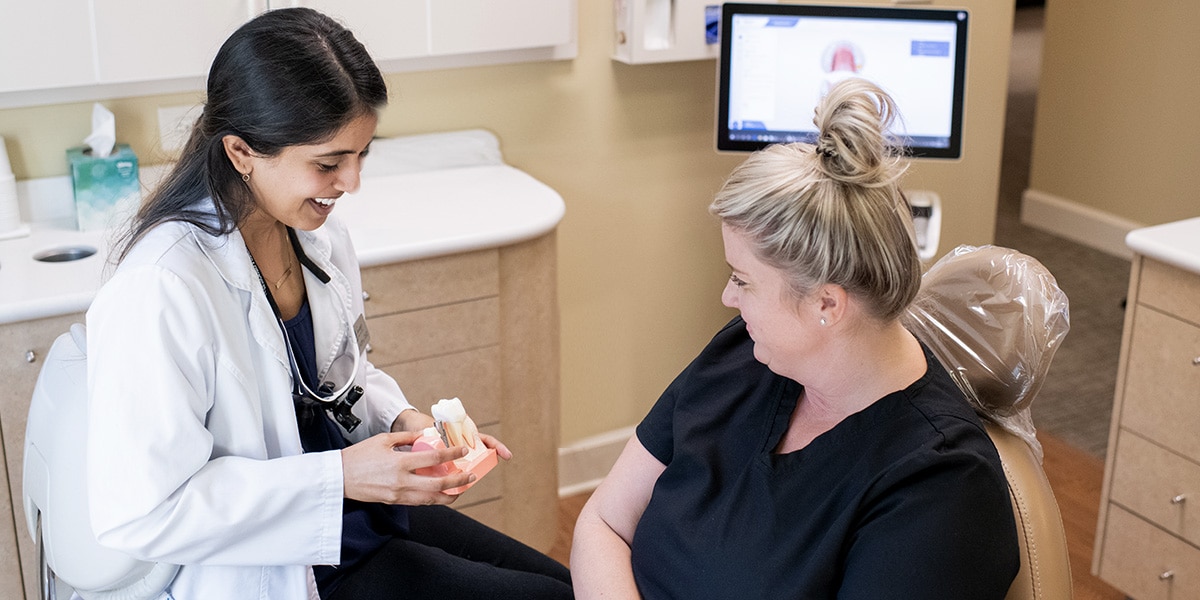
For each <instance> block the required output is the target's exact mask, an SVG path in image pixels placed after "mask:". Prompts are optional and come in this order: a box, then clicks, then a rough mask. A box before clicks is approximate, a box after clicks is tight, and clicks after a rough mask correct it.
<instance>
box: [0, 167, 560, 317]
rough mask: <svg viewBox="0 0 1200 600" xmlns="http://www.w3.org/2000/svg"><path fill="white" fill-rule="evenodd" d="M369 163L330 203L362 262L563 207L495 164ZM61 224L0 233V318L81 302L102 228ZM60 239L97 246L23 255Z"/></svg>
mask: <svg viewBox="0 0 1200 600" xmlns="http://www.w3.org/2000/svg"><path fill="white" fill-rule="evenodd" d="M376 172H377V173H382V174H374V175H372V174H370V173H367V172H364V176H363V179H362V187H361V188H360V189H359V191H358V192H356V193H355V194H353V195H348V196H346V197H344V198H342V199H341V200H339V201H338V205H337V208H335V209H334V211H335V214H337V215H338V216H339V217H340V218H341V219H342V220H343V221H344V222H345V223H346V224H347V226H348V227H349V229H350V234H351V237H352V238H353V240H354V244H355V249H356V250H357V252H358V257H359V261H360V262H361V264H362V266H364V267H367V266H373V265H378V264H384V263H390V262H400V261H406V260H413V259H419V258H426V257H430V256H438V255H444V254H454V253H458V252H465V251H469V250H476V249H480V248H492V247H499V246H504V245H508V244H512V243H516V242H520V241H524V240H528V239H532V238H535V237H538V236H540V235H542V234H545V233H548V232H549V231H551V230H552V229H554V228H555V227H556V226H557V225H558V222H559V221H560V220H561V219H562V216H563V212H564V205H563V200H562V197H560V196H559V195H558V193H557V192H555V191H554V190H552V189H551V188H549V187H547V186H546V185H545V184H543V183H541V182H539V181H537V180H536V179H534V178H533V177H530V176H529V175H527V174H526V173H524V172H522V171H520V170H517V169H515V168H513V167H511V166H508V165H504V164H486V165H476V166H453V167H451V168H441V169H435V170H431V171H420V172H402V173H392V174H387V173H386V170H377V171H376ZM60 223H61V221H60ZM70 225H71V224H66V225H63V224H60V225H55V224H53V223H49V224H47V223H34V224H33V226H32V228H31V233H30V235H28V236H25V237H20V238H16V239H10V240H3V241H0V324H3V323H11V322H16V321H26V320H30V319H37V318H43V317H51V316H58V315H64V314H70V313H75V312H82V311H84V310H86V309H87V307H88V305H89V304H90V303H91V301H92V298H93V297H94V296H95V292H96V290H97V289H98V288H99V286H100V284H101V282H102V281H103V278H104V277H105V275H106V274H107V273H106V271H108V270H109V269H107V264H106V261H107V257H108V246H109V241H110V240H109V238H110V237H111V234H110V233H106V232H80V231H76V230H74V229H71V228H69V227H70ZM62 246H90V247H92V248H95V249H96V250H97V252H96V254H94V255H92V256H90V257H88V258H84V259H80V260H75V261H71V262H60V263H47V262H40V261H36V260H34V259H33V258H32V257H33V255H34V254H35V253H37V252H39V251H41V250H45V249H47V248H54V247H62Z"/></svg>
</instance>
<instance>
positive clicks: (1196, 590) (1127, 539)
mask: <svg viewBox="0 0 1200 600" xmlns="http://www.w3.org/2000/svg"><path fill="white" fill-rule="evenodd" d="M1102 543H1103V545H1104V546H1103V548H1104V552H1103V557H1102V558H1101V560H1100V570H1099V575H1100V577H1101V578H1103V579H1104V580H1105V581H1108V582H1109V583H1111V584H1113V585H1114V586H1116V587H1117V588H1118V589H1120V590H1121V591H1122V592H1125V593H1126V594H1128V595H1130V596H1132V597H1134V598H1137V599H1138V600H1181V599H1183V598H1200V550H1198V549H1196V547H1194V546H1192V545H1190V544H1187V543H1186V542H1183V541H1181V540H1179V538H1176V537H1174V536H1172V535H1171V534H1169V533H1167V532H1165V531H1163V530H1161V529H1159V528H1157V527H1155V526H1154V525H1151V524H1150V523H1148V522H1146V521H1143V520H1142V519H1139V518H1138V517H1136V516H1134V515H1133V514H1131V513H1129V512H1128V511H1126V510H1124V509H1122V508H1121V507H1119V506H1116V505H1112V504H1110V505H1109V508H1108V523H1107V527H1106V528H1105V534H1104V539H1103V541H1102ZM1168 574H1169V575H1168Z"/></svg>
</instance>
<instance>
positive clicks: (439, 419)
mask: <svg viewBox="0 0 1200 600" xmlns="http://www.w3.org/2000/svg"><path fill="white" fill-rule="evenodd" d="M429 412H430V413H432V414H433V421H434V427H436V428H437V429H438V431H439V432H441V433H442V436H443V437H442V441H444V442H445V443H446V446H447V447H455V446H466V447H468V448H470V449H471V450H474V449H475V447H476V446H479V445H481V444H480V443H479V428H477V427H475V421H472V420H471V417H468V416H467V411H466V409H464V408H463V405H462V401H461V400H459V399H458V398H451V399H449V400H438V402H437V404H434V405H433V407H431V408H430V410H429Z"/></svg>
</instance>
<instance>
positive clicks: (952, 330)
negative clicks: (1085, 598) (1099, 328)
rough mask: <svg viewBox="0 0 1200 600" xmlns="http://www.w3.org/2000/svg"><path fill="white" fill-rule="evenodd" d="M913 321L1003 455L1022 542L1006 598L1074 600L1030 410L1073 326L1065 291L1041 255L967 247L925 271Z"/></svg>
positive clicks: (908, 323)
mask: <svg viewBox="0 0 1200 600" xmlns="http://www.w3.org/2000/svg"><path fill="white" fill-rule="evenodd" d="M905 325H906V326H907V327H908V328H909V330H910V331H912V332H913V334H914V335H916V336H917V337H918V338H920V339H921V340H922V341H923V342H925V344H926V345H928V346H929V348H930V349H931V350H932V351H933V353H934V355H936V356H937V357H938V360H939V361H940V362H941V363H942V365H943V366H945V367H946V370H947V371H949V372H950V375H951V377H953V378H954V380H955V382H956V383H957V384H958V386H959V388H960V389H962V391H963V393H964V394H965V395H966V396H967V400H968V401H969V402H970V403H971V405H972V407H973V408H974V409H975V411H976V412H977V413H978V414H979V415H980V416H981V417H982V419H983V420H984V423H985V427H986V428H987V433H988V435H989V436H990V437H991V438H992V442H993V443H994V444H995V446H996V450H997V451H998V452H999V454H1000V462H1001V463H1002V465H1003V468H1004V474H1005V476H1006V477H1007V479H1008V487H1009V496H1010V499H1011V500H1012V507H1013V516H1014V518H1015V520H1016V524H1017V537H1018V540H1019V542H1020V548H1021V568H1020V571H1019V572H1018V573H1017V576H1016V579H1015V580H1014V581H1013V583H1012V587H1011V588H1010V589H1009V591H1008V595H1007V596H1006V600H1070V598H1071V596H1072V584H1071V565H1070V561H1069V559H1068V555H1067V540H1066V532H1065V531H1064V529H1063V524H1062V517H1061V515H1060V513H1059V510H1058V503H1057V502H1056V501H1055V499H1054V492H1053V490H1051V488H1050V482H1049V481H1048V480H1047V479H1046V473H1045V471H1043V470H1042V448H1041V444H1040V443H1039V442H1038V441H1037V436H1036V435H1035V432H1034V427H1033V421H1032V419H1031V417H1030V412H1029V404H1030V402H1031V401H1032V400H1033V398H1034V396H1035V395H1036V394H1037V391H1038V389H1040V387H1041V384H1042V381H1043V380H1044V378H1045V375H1046V373H1047V371H1048V370H1049V368H1050V359H1051V358H1052V357H1053V354H1054V351H1055V350H1056V349H1057V348H1058V345H1059V344H1060V343H1061V341H1062V338H1063V337H1064V336H1065V335H1066V333H1067V330H1068V329H1069V328H1070V325H1069V315H1068V305H1067V297H1066V295H1065V294H1064V293H1063V292H1062V290H1060V289H1059V288H1058V285H1057V282H1056V281H1055V280H1054V277H1053V276H1052V275H1051V274H1050V273H1049V271H1047V270H1046V268H1045V267H1044V266H1042V264H1041V263H1039V262H1038V261H1037V260H1035V259H1033V258H1032V257H1029V256H1026V255H1023V254H1020V253H1018V252H1016V251H1014V250H1009V249H1007V248H1000V247H996V246H983V247H970V246H960V247H958V248H956V249H955V250H954V251H952V252H950V253H949V254H948V255H947V256H945V257H944V258H942V259H941V260H939V261H938V262H937V263H935V264H934V265H933V266H932V267H930V269H929V271H928V272H926V274H925V275H924V277H923V278H922V280H921V291H920V293H919V294H918V296H917V299H916V300H915V301H914V302H913V305H912V306H911V307H910V308H909V310H908V313H907V314H906V315H905Z"/></svg>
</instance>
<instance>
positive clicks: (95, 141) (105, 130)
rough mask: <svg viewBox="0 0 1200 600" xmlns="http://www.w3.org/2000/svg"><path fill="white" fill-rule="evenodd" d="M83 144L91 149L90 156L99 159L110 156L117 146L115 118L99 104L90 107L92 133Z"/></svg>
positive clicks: (84, 139)
mask: <svg viewBox="0 0 1200 600" xmlns="http://www.w3.org/2000/svg"><path fill="white" fill-rule="evenodd" d="M83 143H84V144H87V145H88V147H90V148H91V149H92V156H97V157H100V158H104V157H106V156H108V155H109V154H112V151H113V146H115V145H116V144H117V118H116V117H115V116H113V114H112V111H110V110H108V109H107V108H104V107H103V106H101V105H100V103H99V102H97V103H95V104H93V105H92V133H91V134H90V135H88V136H87V137H86V138H83Z"/></svg>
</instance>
